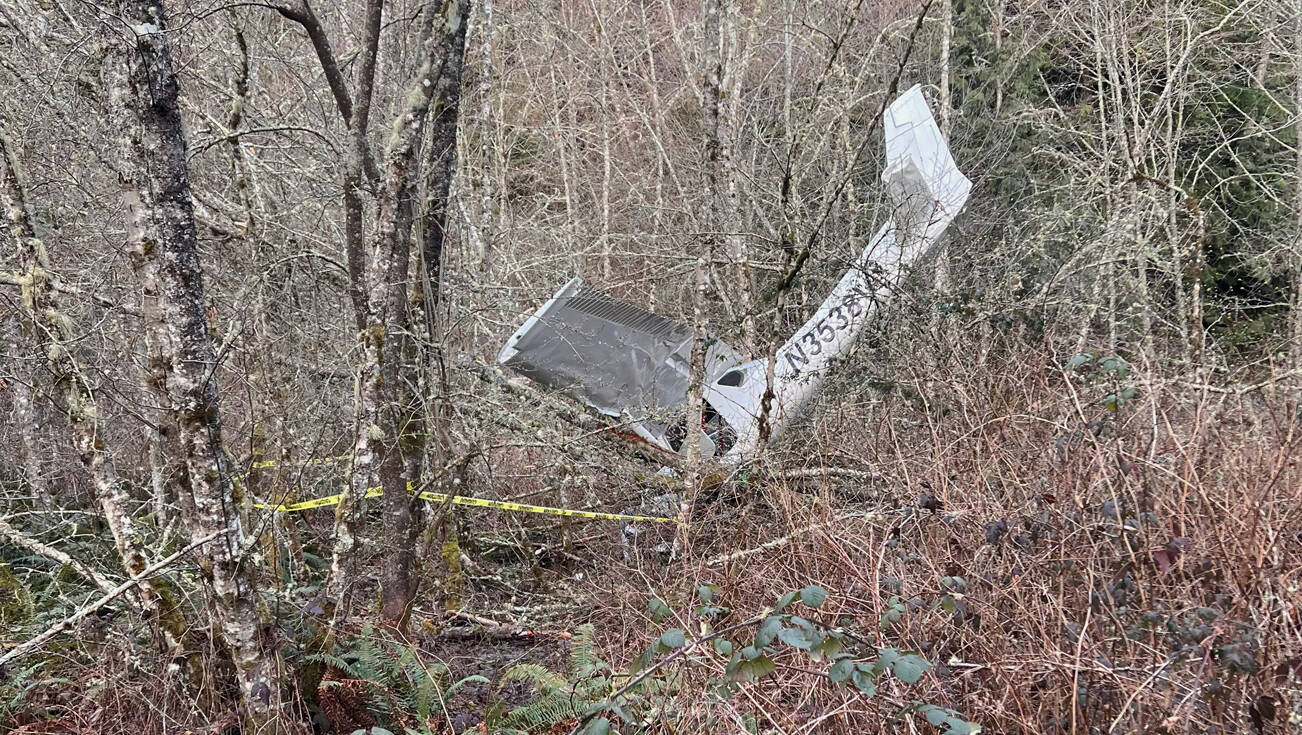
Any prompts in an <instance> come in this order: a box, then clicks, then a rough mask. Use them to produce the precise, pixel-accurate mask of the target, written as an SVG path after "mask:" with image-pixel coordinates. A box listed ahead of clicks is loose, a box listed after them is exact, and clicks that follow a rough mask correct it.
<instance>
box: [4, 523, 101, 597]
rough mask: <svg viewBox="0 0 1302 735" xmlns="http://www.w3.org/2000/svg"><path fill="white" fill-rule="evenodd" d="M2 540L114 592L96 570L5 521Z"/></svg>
mask: <svg viewBox="0 0 1302 735" xmlns="http://www.w3.org/2000/svg"><path fill="white" fill-rule="evenodd" d="M0 538H3V539H4V540H6V541H8V542H9V543H11V544H13V545H14V546H17V547H18V548H20V549H26V550H27V551H30V552H32V553H33V554H39V555H40V556H43V557H45V558H46V559H52V560H54V561H57V562H59V563H60V564H62V565H64V566H66V567H68V568H69V569H71V570H72V571H74V572H76V573H77V574H80V575H81V576H82V577H84V578H86V579H87V580H89V581H91V582H94V583H95V586H96V587H99V588H100V590H101V591H102V592H112V591H113V583H112V582H110V581H109V580H108V579H107V578H106V577H104V576H103V575H101V574H99V573H98V572H96V571H95V570H94V569H91V568H90V567H88V566H86V565H85V564H82V563H81V562H79V561H77V560H76V559H73V558H72V557H71V556H68V555H67V554H66V553H64V552H62V551H59V550H58V549H56V548H54V547H53V546H50V545H48V544H44V543H41V542H40V541H37V540H36V539H34V538H32V537H31V536H28V535H27V534H25V533H23V532H22V531H19V530H18V529H16V528H14V527H13V526H11V525H9V524H8V523H6V522H5V521H4V520H0Z"/></svg>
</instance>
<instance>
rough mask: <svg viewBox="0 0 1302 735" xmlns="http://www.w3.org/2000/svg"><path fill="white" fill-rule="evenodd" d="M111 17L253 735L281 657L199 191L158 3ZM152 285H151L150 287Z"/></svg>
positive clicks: (192, 526)
mask: <svg viewBox="0 0 1302 735" xmlns="http://www.w3.org/2000/svg"><path fill="white" fill-rule="evenodd" d="M115 16H116V17H115V18H112V19H110V20H109V23H110V24H111V25H110V33H111V36H110V39H109V42H110V44H111V46H112V47H113V48H114V49H115V50H117V52H118V55H117V57H116V58H115V59H113V60H112V61H111V62H110V63H116V64H118V65H121V67H120V68H121V69H122V70H123V73H119V72H117V69H116V68H113V69H111V70H110V74H111V75H112V82H111V89H110V94H111V95H112V97H113V100H114V102H115V108H116V110H117V112H118V114H119V115H121V118H120V119H121V120H122V135H123V145H122V153H123V155H122V160H121V162H120V171H119V174H120V176H121V186H122V191H123V196H124V199H125V201H126V207H127V209H128V212H129V215H128V219H129V221H130V222H131V223H132V225H133V228H138V231H135V232H133V233H132V237H133V238H140V241H141V245H140V249H141V251H142V252H143V253H144V254H145V255H146V257H148V256H150V255H152V256H153V257H155V258H156V259H157V270H156V273H157V289H158V294H159V296H158V299H159V302H160V304H161V311H162V322H163V324H165V325H166V330H167V333H166V342H164V343H162V344H160V345H159V349H162V350H163V351H164V355H165V358H166V360H167V363H168V366H169V368H170V370H169V373H168V376H167V390H168V394H169V397H170V401H171V403H170V406H171V410H172V411H173V414H174V417H175V425H176V427H177V428H178V430H179V437H178V440H179V441H178V443H179V447H180V451H181V452H182V457H181V458H180V461H181V462H183V463H184V465H185V471H186V480H187V486H186V487H185V488H184V489H183V492H185V493H186V494H187V496H188V503H183V506H185V508H186V513H185V519H184V520H185V522H186V525H187V527H188V529H189V532H190V535H191V537H193V538H201V537H206V536H208V535H210V534H213V533H217V534H218V537H217V538H216V539H215V540H214V541H213V542H212V543H211V544H209V545H208V546H207V547H206V548H205V549H204V552H203V558H202V562H201V567H202V569H203V571H204V577H205V579H206V581H207V582H208V587H209V593H210V595H211V605H212V610H213V617H214V623H215V626H216V628H217V630H218V631H219V633H220V635H221V639H222V642H223V643H224V644H225V646H226V650H227V652H228V655H229V657H230V661H231V664H232V665H233V667H234V671H235V674H236V679H237V683H238V686H239V691H240V699H241V702H242V704H243V710H244V717H245V719H246V720H247V722H248V725H249V727H250V729H252V730H254V731H256V732H277V731H280V730H282V729H283V727H284V723H283V721H282V714H283V713H282V708H283V706H284V699H283V693H282V689H283V687H282V685H281V682H280V681H279V676H280V673H281V664H280V657H279V653H278V649H277V646H276V644H275V640H274V634H273V629H272V628H271V627H270V626H269V625H268V623H267V620H266V618H265V611H264V610H263V607H262V603H261V600H260V598H259V593H258V589H257V587H256V585H255V583H254V580H253V575H252V570H251V569H250V566H249V565H247V564H245V563H244V557H245V552H246V551H247V549H246V542H247V540H246V535H245V531H244V527H243V524H242V523H241V521H240V516H239V512H238V502H237V498H236V497H235V493H234V486H233V483H232V477H231V471H230V468H229V466H228V465H227V462H226V458H225V454H224V447H223V445H222V423H221V407H220V402H219V396H218V390H217V382H216V378H215V371H216V369H217V355H216V350H215V349H214V345H213V342H212V338H211V335H210V333H209V330H208V320H207V318H206V316H205V303H204V299H205V297H204V277H203V268H202V264H201V262H200V258H199V248H198V232H197V228H196V226H195V218H194V204H193V201H192V198H191V191H190V177H189V168H188V165H187V143H186V135H185V130H184V126H183V123H182V119H181V107H180V85H179V83H178V81H177V76H176V71H175V69H174V66H173V61H172V50H171V42H170V40H169V37H168V33H169V24H168V17H167V14H166V12H165V9H164V7H163V4H162V2H161V0H130V1H124V2H120V3H119V4H118V5H117V6H116V8H115ZM144 286H145V287H146V288H148V287H149V284H144Z"/></svg>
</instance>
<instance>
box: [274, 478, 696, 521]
mask: <svg viewBox="0 0 1302 735" xmlns="http://www.w3.org/2000/svg"><path fill="white" fill-rule="evenodd" d="M382 492H383V491H382V490H381V489H380V488H378V487H373V488H370V489H369V490H367V491H366V497H368V498H375V497H379V496H380V495H381V494H382ZM343 497H344V494H343V493H339V494H338V495H327V496H326V497H324V498H314V499H312V500H305V501H303V502H301V503H290V504H289V505H255V506H254V507H255V508H264V509H266V510H271V511H274V512H277V513H294V512H297V511H300V510H311V509H313V508H324V507H326V506H329V505H338V504H339V502H340V501H341V500H342V499H343ZM417 497H419V498H420V499H421V500H429V501H431V502H435V503H446V502H449V501H451V502H452V503H453V504H454V505H468V506H471V507H474V508H493V509H495V510H507V511H515V512H517V513H543V514H546V515H553V516H568V517H571V518H594V519H597V520H607V521H639V522H643V523H674V522H675V520H674V519H673V518H656V517H653V516H634V515H625V514H623V513H596V512H593V511H590V510H569V509H567V508H550V507H548V506H545V505H527V504H525V503H512V502H510V501H508V500H488V499H486V498H469V497H466V496H464V495H445V494H443V493H418V494H417Z"/></svg>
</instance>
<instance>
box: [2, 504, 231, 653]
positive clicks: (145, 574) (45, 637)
mask: <svg viewBox="0 0 1302 735" xmlns="http://www.w3.org/2000/svg"><path fill="white" fill-rule="evenodd" d="M223 530H224V529H223ZM221 534H222V531H214V532H213V533H210V534H208V535H207V536H204V537H203V538H201V539H199V540H198V541H195V542H194V543H192V544H190V545H189V546H187V547H185V548H184V549H181V550H180V551H178V552H176V553H175V554H172V555H171V556H169V557H167V558H166V559H163V560H162V561H160V562H156V563H154V564H151V565H149V566H148V567H145V569H144V570H143V571H141V572H140V573H139V574H137V575H135V576H133V577H132V578H131V579H128V580H127V581H125V582H123V583H122V584H120V585H118V586H117V587H114V588H112V589H111V590H109V591H108V592H106V593H104V595H103V596H101V597H100V598H99V599H97V600H95V601H93V602H91V603H90V604H88V605H86V606H84V607H82V608H81V609H80V610H78V611H77V612H75V613H73V614H72V615H70V616H69V617H67V618H64V619H63V620H62V621H60V622H58V623H56V624H55V625H53V626H52V627H51V628H50V629H49V630H47V631H45V632H44V633H42V634H40V635H38V636H36V637H35V638H33V639H31V640H30V641H27V642H26V643H23V644H21V645H19V646H18V647H16V648H14V649H13V650H12V651H10V652H9V653H6V654H5V655H3V656H0V667H3V666H4V665H5V664H7V663H9V662H10V661H13V660H15V659H19V658H22V657H23V656H26V655H27V654H29V653H32V652H34V651H36V650H38V649H40V648H41V647H42V646H44V645H45V644H46V643H49V642H50V641H51V640H53V639H54V638H55V637H56V636H58V635H59V634H60V633H62V632H64V631H66V630H68V629H69V628H71V627H72V626H74V625H76V624H77V623H79V622H81V621H82V620H83V619H85V618H86V616H88V615H90V614H91V613H93V612H95V611H96V610H98V609H100V608H101V607H104V606H105V605H107V604H108V603H110V602H112V601H113V600H114V599H116V598H118V597H120V596H122V595H123V594H125V593H127V592H129V591H130V590H131V589H133V588H134V587H135V586H136V585H138V584H140V583H141V582H144V581H147V580H148V579H149V578H150V577H152V576H153V575H155V574H157V573H158V572H160V571H162V570H163V569H166V568H167V567H169V566H171V565H172V564H174V563H175V562H176V561H177V560H178V559H180V558H181V557H183V556H185V555H186V554H188V553H190V552H191V551H194V550H195V549H197V548H199V547H200V546H203V545H204V544H206V543H208V542H209V541H212V540H213V539H215V538H217V537H218V536H220V535H221Z"/></svg>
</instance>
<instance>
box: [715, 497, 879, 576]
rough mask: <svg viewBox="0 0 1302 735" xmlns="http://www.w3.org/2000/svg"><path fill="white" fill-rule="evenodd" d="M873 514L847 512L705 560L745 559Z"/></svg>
mask: <svg viewBox="0 0 1302 735" xmlns="http://www.w3.org/2000/svg"><path fill="white" fill-rule="evenodd" d="M871 515H872V513H870V512H864V511H855V512H854V513H845V514H842V515H839V516H837V517H835V518H833V519H831V520H830V521H822V522H820V523H815V524H813V525H810V526H805V527H804V528H799V529H796V530H795V531H792V532H791V533H789V534H787V535H786V536H780V537H778V538H775V539H773V540H772V541H765V542H764V543H762V544H760V545H759V546H755V547H752V548H749V549H742V550H741V551H734V552H732V553H729V554H722V555H720V556H716V557H714V558H713V559H710V560H709V561H707V562H705V565H706V566H707V567H717V566H719V565H720V564H725V563H727V562H730V561H736V560H738V559H745V558H746V557H748V556H754V555H756V554H762V553H764V552H765V551H770V550H772V549H777V548H780V547H782V546H786V545H787V544H789V543H791V542H792V541H795V540H796V539H797V538H799V537H801V536H803V535H805V534H807V533H809V532H810V531H817V530H818V529H820V528H825V527H827V526H831V525H833V524H835V523H840V522H841V521H847V520H850V519H851V518H867V517H870V516H871Z"/></svg>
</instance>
